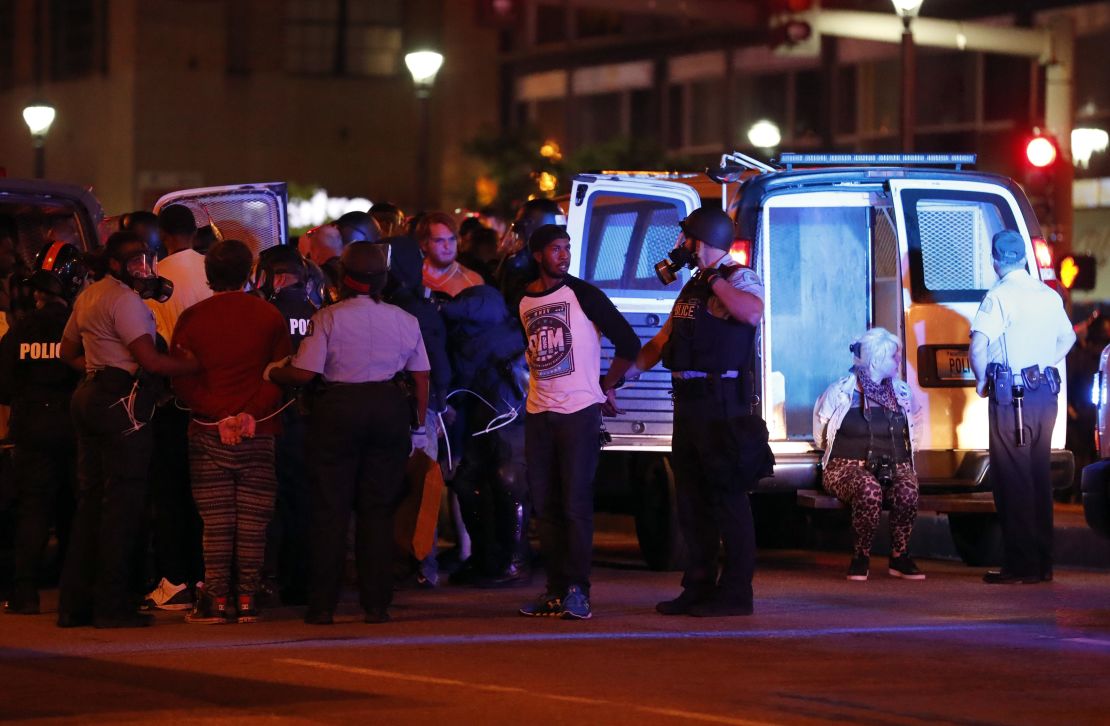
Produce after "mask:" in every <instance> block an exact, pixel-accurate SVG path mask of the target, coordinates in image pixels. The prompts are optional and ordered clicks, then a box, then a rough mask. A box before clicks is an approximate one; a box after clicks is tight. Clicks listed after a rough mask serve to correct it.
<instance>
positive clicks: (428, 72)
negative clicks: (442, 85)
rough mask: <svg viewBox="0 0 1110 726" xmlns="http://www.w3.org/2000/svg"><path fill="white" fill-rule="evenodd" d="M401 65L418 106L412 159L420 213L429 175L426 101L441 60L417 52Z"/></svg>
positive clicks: (430, 52)
mask: <svg viewBox="0 0 1110 726" xmlns="http://www.w3.org/2000/svg"><path fill="white" fill-rule="evenodd" d="M405 65H406V66H408V69H409V73H411V74H412V82H413V85H415V87H416V98H417V103H418V104H419V105H420V140H419V145H418V148H417V157H416V175H417V176H416V209H417V211H418V212H422V211H424V207H425V205H427V203H428V176H429V175H430V174H431V169H430V164H429V161H428V155H429V153H430V147H431V117H430V109H429V105H430V101H429V98H430V96H431V95H432V84H433V83H435V80H436V73H439V69H440V67H441V66H442V65H443V56H442V55H441V54H439V53H436V52H435V51H434V50H418V51H414V52H412V53H408V54H407V55H405Z"/></svg>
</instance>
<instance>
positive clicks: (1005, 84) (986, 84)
mask: <svg viewBox="0 0 1110 726" xmlns="http://www.w3.org/2000/svg"><path fill="white" fill-rule="evenodd" d="M1033 68H1034V65H1033V61H1031V60H1029V59H1028V58H1015V57H1013V56H1005V55H996V54H993V53H985V54H983V120H984V121H1013V122H1014V123H1018V124H1023V125H1024V124H1026V123H1027V122H1028V120H1029V80H1030V78H1031V71H1032V69H1033ZM1082 75H1083V74H1078V75H1077V76H1076V82H1077V83H1078V82H1079V80H1080V78H1081V77H1082Z"/></svg>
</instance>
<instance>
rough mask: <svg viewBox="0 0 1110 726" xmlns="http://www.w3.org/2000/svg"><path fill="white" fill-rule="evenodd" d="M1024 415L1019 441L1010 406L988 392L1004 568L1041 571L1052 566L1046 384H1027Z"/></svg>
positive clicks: (1052, 414)
mask: <svg viewBox="0 0 1110 726" xmlns="http://www.w3.org/2000/svg"><path fill="white" fill-rule="evenodd" d="M1022 408H1023V419H1024V423H1025V436H1026V440H1027V442H1028V443H1027V445H1025V446H1020V447H1019V446H1018V445H1017V440H1016V435H1015V431H1016V426H1015V423H1014V408H1013V406H999V405H998V404H997V403H995V402H994V399H993V398H992V399H991V400H990V402H989V404H988V413H989V419H990V467H991V468H990V475H991V484H992V486H993V488H994V505H995V508H996V509H997V510H998V518H999V521H1000V522H1001V524H1002V547H1003V550H1002V551H1003V566H1002V567H1003V570H1004V571H1005V572H1007V573H1010V574H1013V575H1019V576H1040V575H1042V574H1044V573H1047V572H1049V571H1050V570H1051V569H1052V479H1051V476H1050V471H1051V459H1050V457H1051V452H1052V427H1053V425H1054V424H1055V423H1056V396H1055V395H1053V394H1052V393H1051V392H1050V391H1049V390H1048V386H1046V385H1043V384H1042V385H1041V386H1040V387H1038V388H1037V390H1035V391H1031V390H1029V389H1026V391H1025V398H1024V402H1023V406H1022Z"/></svg>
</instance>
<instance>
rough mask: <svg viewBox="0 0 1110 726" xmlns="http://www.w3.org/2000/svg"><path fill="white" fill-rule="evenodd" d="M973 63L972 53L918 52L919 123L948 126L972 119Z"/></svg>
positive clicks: (974, 61) (920, 124)
mask: <svg viewBox="0 0 1110 726" xmlns="http://www.w3.org/2000/svg"><path fill="white" fill-rule="evenodd" d="M976 66H977V63H976V55H975V54H974V53H919V54H918V67H917V123H918V125H919V126H951V125H954V124H963V123H971V122H974V121H975V114H976V109H975V89H976V79H977V77H978V71H977V68H976ZM893 95H894V96H897V95H898V94H897V93H894V94H893Z"/></svg>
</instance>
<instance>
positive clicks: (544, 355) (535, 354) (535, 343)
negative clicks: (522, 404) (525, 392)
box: [524, 302, 574, 380]
mask: <svg viewBox="0 0 1110 726" xmlns="http://www.w3.org/2000/svg"><path fill="white" fill-rule="evenodd" d="M524 318H525V319H524V331H525V333H526V334H527V335H528V365H529V366H530V367H531V368H532V371H533V373H534V374H535V376H536V378H538V379H540V380H546V379H548V378H558V377H560V376H567V375H570V374H571V373H573V372H574V350H573V347H572V345H571V342H572V338H571V334H570V305H569V304H568V303H566V302H557V303H551V304H550V305H539V306H537V307H534V308H532V309H531V310H529V311H528V312H526V313H525V314H524Z"/></svg>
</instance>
